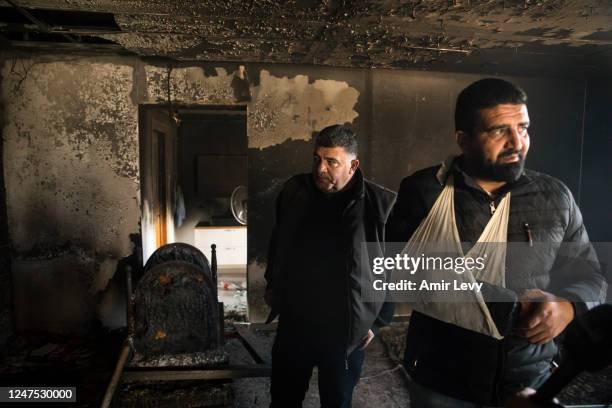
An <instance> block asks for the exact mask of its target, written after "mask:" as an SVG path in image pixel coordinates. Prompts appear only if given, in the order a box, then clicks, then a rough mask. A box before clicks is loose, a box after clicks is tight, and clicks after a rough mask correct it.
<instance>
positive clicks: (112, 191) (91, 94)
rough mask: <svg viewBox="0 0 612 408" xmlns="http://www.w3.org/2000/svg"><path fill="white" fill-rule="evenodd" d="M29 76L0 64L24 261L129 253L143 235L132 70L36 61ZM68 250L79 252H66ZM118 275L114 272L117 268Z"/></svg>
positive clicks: (11, 211) (13, 212)
mask: <svg viewBox="0 0 612 408" xmlns="http://www.w3.org/2000/svg"><path fill="white" fill-rule="evenodd" d="M23 64H25V65H31V67H30V68H29V70H28V73H27V78H25V79H22V78H20V76H19V75H16V74H15V73H11V66H12V65H13V64H12V63H11V62H10V61H7V62H6V63H5V65H4V67H3V71H2V77H3V83H2V90H3V94H2V97H3V100H4V101H11V102H10V103H7V104H6V112H5V114H6V118H7V121H6V122H5V127H4V132H3V134H4V161H5V167H4V172H5V178H6V186H7V192H8V193H7V196H8V197H7V207H8V222H9V230H10V233H11V238H12V246H13V249H14V250H15V251H16V252H17V253H18V254H22V255H21V256H26V257H30V258H31V257H34V258H36V257H41V256H42V257H45V256H58V255H59V254H61V253H63V252H65V251H64V250H62V248H65V247H66V246H69V247H74V248H80V249H79V251H81V252H84V253H85V254H87V255H86V258H94V259H97V258H98V257H99V256H103V257H104V256H109V257H112V258H115V259H119V258H122V257H124V256H127V255H129V254H130V252H131V248H132V247H131V243H130V240H129V234H130V233H132V232H135V231H137V230H138V202H137V199H136V198H137V196H138V133H137V106H135V105H133V104H132V102H131V99H130V98H129V95H130V92H131V91H132V67H130V66H127V65H122V64H112V63H96V62H94V61H88V60H84V61H81V62H72V63H61V62H44V63H43V62H38V63H37V62H36V61H35V60H27V61H25V62H23ZM70 252H74V251H72V250H70ZM113 272H114V271H113Z"/></svg>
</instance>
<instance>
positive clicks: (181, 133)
mask: <svg viewBox="0 0 612 408" xmlns="http://www.w3.org/2000/svg"><path fill="white" fill-rule="evenodd" d="M246 120H247V116H246V107H245V106H202V105H197V106H176V105H173V106H172V108H171V109H169V108H168V106H165V105H143V106H141V110H140V126H141V134H140V139H141V143H140V153H141V160H140V161H141V199H142V219H141V230H142V234H143V237H142V242H143V258H144V259H143V261H144V262H146V260H147V259H148V257H149V256H151V254H152V253H153V252H154V251H155V250H156V249H157V248H159V247H160V246H161V245H164V244H167V243H172V242H184V243H187V244H190V245H193V246H195V247H196V248H198V249H199V250H200V251H202V252H203V253H204V255H206V257H207V258H208V259H209V260H210V259H211V244H215V245H216V247H217V266H218V282H219V301H221V302H224V304H225V306H226V310H227V311H232V310H235V311H236V312H238V313H239V314H241V315H244V316H246V280H247V279H246V276H247V275H246V273H247V272H246V270H247V225H246V221H247V219H246V214H247V188H248V167H247V149H248V142H247V122H246Z"/></svg>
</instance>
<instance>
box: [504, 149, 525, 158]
mask: <svg viewBox="0 0 612 408" xmlns="http://www.w3.org/2000/svg"><path fill="white" fill-rule="evenodd" d="M515 154H516V155H518V157H519V160H523V159H524V158H525V155H524V154H523V152H521V151H517V150H506V151H503V152H501V153H500V154H498V155H497V158H498V159H503V158H504V157H508V156H514V155H515Z"/></svg>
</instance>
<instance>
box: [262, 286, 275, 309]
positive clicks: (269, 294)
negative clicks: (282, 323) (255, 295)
mask: <svg viewBox="0 0 612 408" xmlns="http://www.w3.org/2000/svg"><path fill="white" fill-rule="evenodd" d="M273 299H274V292H273V291H272V289H266V293H265V294H264V300H265V302H266V305H268V306H269V307H272V301H273Z"/></svg>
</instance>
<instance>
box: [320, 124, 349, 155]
mask: <svg viewBox="0 0 612 408" xmlns="http://www.w3.org/2000/svg"><path fill="white" fill-rule="evenodd" d="M319 146H321V147H343V148H344V150H346V152H347V153H351V154H354V155H355V156H357V151H358V150H359V144H358V143H357V135H356V134H355V132H353V130H352V129H351V128H350V127H348V126H345V125H331V126H328V127H326V128H325V129H323V130H321V131H320V132H319V134H318V135H317V136H316V138H315V147H319Z"/></svg>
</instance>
